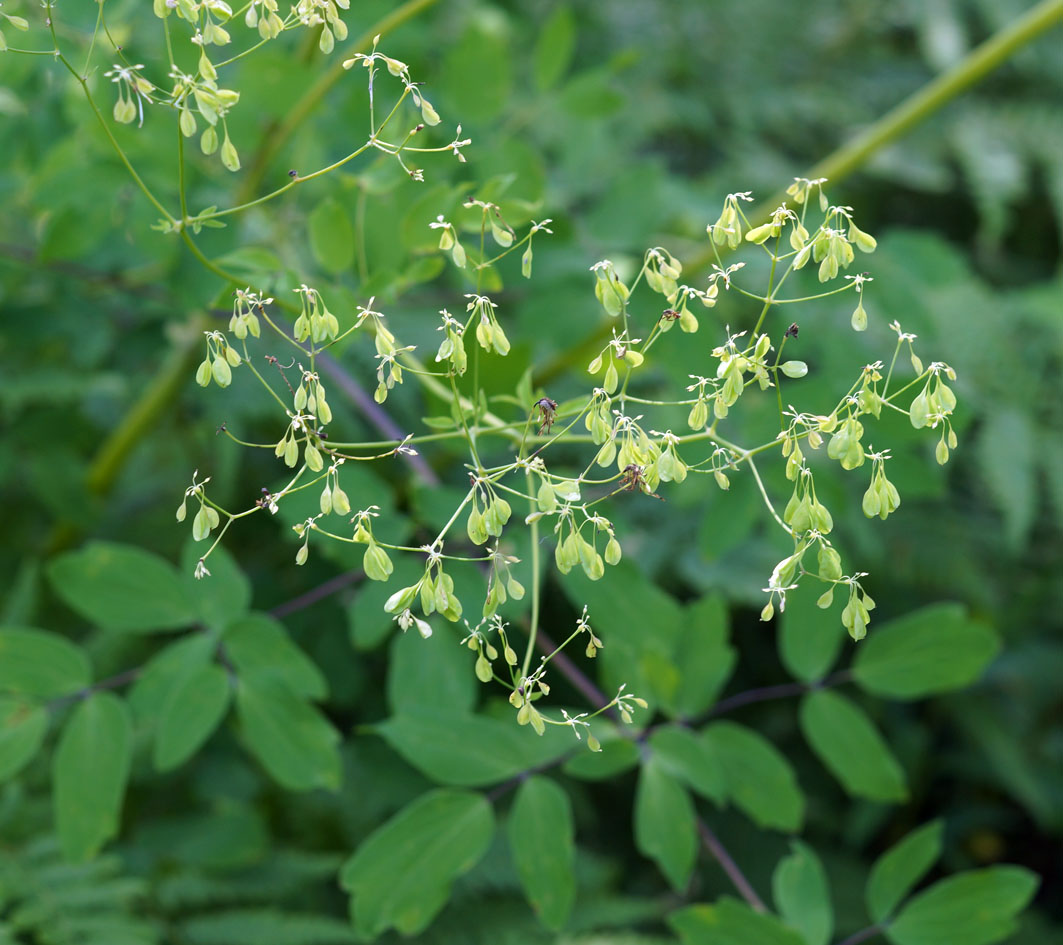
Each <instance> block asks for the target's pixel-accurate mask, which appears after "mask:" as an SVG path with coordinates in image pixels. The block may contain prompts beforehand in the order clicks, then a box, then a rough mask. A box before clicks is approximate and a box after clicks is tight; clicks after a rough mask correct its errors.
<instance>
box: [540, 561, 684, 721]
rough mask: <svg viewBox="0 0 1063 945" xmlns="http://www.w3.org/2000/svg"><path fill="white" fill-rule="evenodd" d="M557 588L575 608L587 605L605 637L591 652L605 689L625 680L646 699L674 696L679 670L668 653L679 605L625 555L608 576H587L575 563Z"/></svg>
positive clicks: (676, 632)
mask: <svg viewBox="0 0 1063 945" xmlns="http://www.w3.org/2000/svg"><path fill="white" fill-rule="evenodd" d="M561 588H562V590H563V591H564V593H565V596H566V597H568V599H569V600H570V601H571V602H572V605H573V607H574V608H575V609H576V611H577V612H578V611H579V610H580V609H581V608H582V607H583V605H584V604H586V605H587V607H588V612H589V616H590V623H591V626H592V627H593V628H594V629H595V631H596V632H597V633H598V635H599V636H600V637H601V638H602V640H604V641H606V646H605V648H604V649H603V650H602V651H601V653H600V654H599V655H598V658H597V661H598V662H599V663H600V664H601V669H602V671H603V681H602V685H603V686H604V687H605V688H606V689H610V690H615V689H617V688H619V686H620V685H621V684H625V683H626V684H627V688H628V691H629V692H635V693H638V695H640V696H642V697H643V698H644V699H650V701H651V702H652V701H656V700H662V701H665V702H668V701H670V700H671V699H673V698H674V696H675V694H676V693H677V692H678V689H679V681H680V672H679V669H678V668H677V667H675V666H674V665H673V663H672V660H673V656H672V654H673V651H674V649H675V646H676V643H677V641H678V640H679V638H680V633H681V631H682V626H683V621H684V611H683V608H682V607H680V606H679V604H678V603H676V601H675V600H674V599H673V598H672V597H669V596H668V595H667V594H666V593H665V592H664V591H662V590H661V589H660V588H658V587H657V586H656V585H655V584H654V583H653V582H652V581H650V580H649V579H648V578H647V577H646V576H645V575H644V574H643V573H642V572H641V571H639V569H638V568H637V566H636V565H634V564H632V563H631V562H629V561H628V560H627V559H626V558H625V559H624V560H622V561H621V562H620V563H619V564H618V565H616V566H615V567H613V568H611V569H610V580H608V581H591V580H589V579H587V578H586V577H584V576H583V571H582V569H580V568H576V569H575V570H573V572H572V573H571V574H569V575H567V576H565V577H564V578H562V579H561ZM651 628H652V632H650V630H651Z"/></svg>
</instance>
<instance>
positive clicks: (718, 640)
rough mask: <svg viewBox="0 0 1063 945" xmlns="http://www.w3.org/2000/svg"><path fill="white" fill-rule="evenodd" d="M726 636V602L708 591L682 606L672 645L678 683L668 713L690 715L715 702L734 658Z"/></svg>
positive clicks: (699, 712)
mask: <svg viewBox="0 0 1063 945" xmlns="http://www.w3.org/2000/svg"><path fill="white" fill-rule="evenodd" d="M729 636H730V627H729V626H728V614H727V605H726V604H725V603H724V600H723V597H722V596H721V595H719V594H708V595H706V596H705V597H702V598H701V600H699V601H697V602H696V603H694V604H691V605H690V606H689V607H687V608H686V609H685V611H684V613H683V618H682V629H681V631H680V635H679V639H678V641H677V642H676V648H675V663H676V665H677V666H678V667H679V670H680V676H679V686H678V688H677V689H676V691H675V693H674V695H673V697H672V698H671V699H670V700H669V702H668V704H667V706H666V708H667V710H668V711H669V712H671V713H672V714H674V715H676V716H678V717H680V718H690V717H692V716H695V715H700V714H701V713H702V712H704V711H705V710H706V709H708V708H709V707H710V706H712V705H713V704H714V703H715V702H716V699H717V697H718V696H719V694H720V690H721V689H723V687H724V685H725V684H726V683H727V680H728V679H730V678H731V673H732V672H733V671H734V665H735V662H736V660H737V659H738V654H737V653H736V652H735V648H734V647H733V646H731V644H730V642H729V640H728V638H729Z"/></svg>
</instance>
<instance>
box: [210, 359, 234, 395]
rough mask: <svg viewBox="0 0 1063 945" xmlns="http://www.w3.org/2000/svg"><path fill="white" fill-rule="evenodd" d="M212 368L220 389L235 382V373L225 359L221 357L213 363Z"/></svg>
mask: <svg viewBox="0 0 1063 945" xmlns="http://www.w3.org/2000/svg"><path fill="white" fill-rule="evenodd" d="M210 368H211V372H212V373H213V375H214V380H215V382H216V383H217V385H218V386H219V387H228V386H229V385H230V384H231V383H232V382H233V372H232V370H231V369H230V367H229V362H228V361H226V360H225V358H223V357H221V356H220V355H219V356H218V357H216V358H215V359H214V360H213V361H212V362H211V365H210Z"/></svg>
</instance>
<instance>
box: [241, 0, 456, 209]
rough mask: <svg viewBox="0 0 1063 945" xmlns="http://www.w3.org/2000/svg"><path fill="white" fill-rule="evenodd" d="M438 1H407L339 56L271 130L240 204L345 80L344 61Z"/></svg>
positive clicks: (250, 168)
mask: <svg viewBox="0 0 1063 945" xmlns="http://www.w3.org/2000/svg"><path fill="white" fill-rule="evenodd" d="M434 2H435V0H407V2H406V3H404V4H403V5H402V6H400V7H397V8H396V9H394V10H392V11H391V12H390V13H388V14H387V15H386V16H384V17H381V18H380V19H379V20H377V22H376V23H374V24H373V25H372V26H371V27H370V28H369V29H368V30H366V32H364V33H363V34H362V35H361V36H359V37H358V39H357V40H355V41H354V43H352V44H351V45H350V46H348V47H347V49H346V50H345V51H344V52H343V53H342V54H339V55H337V56H336V58H335V59H334V60H333V63H332V65H331V66H330V68H329V69H328V71H327V72H325V73H324V74H323V75H322V76H321V77H320V78H319V79H318V80H317V81H316V82H315V83H314V84H313V85H312V86H310V88H309V89H307V90H306V92H304V93H303V96H302V98H300V99H299V101H298V102H296V103H295V106H294V107H293V108H292V109H291V110H290V111H289V112H288V114H287V115H286V116H285V118H284V121H282V122H281V123H280V124H279V125H276V126H275V127H274V128H272V129H271V130H270V132H269V133H268V136H267V137H266V139H265V141H264V142H263V143H262V146H261V147H260V148H259V149H258V151H257V152H256V153H255V156H254V157H253V158H252V159H251V161H250V162H249V163H248V171H247V177H246V178H245V179H244V185H243V187H242V188H241V189H240V196H239V201H240V202H241V203H243V202H244V201H246V200H249V199H250V197H251V194H253V193H254V192H255V190H257V189H258V185H259V184H260V183H261V182H262V178H263V176H265V173H266V168H267V167H268V166H269V162H270V161H272V160H273V158H274V157H275V156H276V154H277V152H278V151H279V150H280V149H281V148H282V147H283V146H284V144H285V142H286V141H287V140H288V139H289V138H290V137H291V136H292V135H293V134H294V133H295V131H296V130H297V129H298V128H299V127H300V126H301V125H302V124H303V122H305V121H306V120H307V118H309V117H310V114H311V113H312V112H313V111H314V109H315V108H316V107H317V106H318V104H319V103H320V101H321V100H322V99H323V98H324V97H325V95H326V94H327V93H328V91H329V90H330V89H331V88H332V87H333V86H334V85H335V84H336V83H337V82H338V81H339V80H340V79H341V78H342V77H343V74H344V69H343V64H342V63H343V60H344V59H350V58H352V57H353V56H355V55H356V54H358V53H362V52H365V51H366V50H367V49H369V48H371V47H372V45H373V37H375V36H377V35H381V34H383V33H387V32H390V31H391V30H394V29H396V28H397V27H399V26H401V25H402V24H403V23H405V22H406V21H407V20H409V19H411V18H412V17H414V16H416V15H417V14H418V13H420V12H421V11H422V10H423V9H425V7H429V6H431V5H432V4H433V3H434Z"/></svg>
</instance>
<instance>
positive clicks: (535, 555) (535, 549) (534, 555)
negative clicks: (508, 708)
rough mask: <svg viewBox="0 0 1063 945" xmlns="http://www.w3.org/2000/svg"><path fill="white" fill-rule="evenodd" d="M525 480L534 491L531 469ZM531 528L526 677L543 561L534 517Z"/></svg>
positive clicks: (523, 666) (536, 623) (533, 508)
mask: <svg viewBox="0 0 1063 945" xmlns="http://www.w3.org/2000/svg"><path fill="white" fill-rule="evenodd" d="M524 481H525V482H526V483H527V487H528V492H529V493H530V492H532V472H531V470H530V469H527V468H525V470H524ZM528 506H529V509H530V510H531V511H532V512H535V511H536V510H537V505H536V503H535V502H532V501H529V502H528ZM528 528H529V530H530V533H531V534H530V537H529V541H530V542H531V546H530V549H529V551H530V553H531V569H532V578H531V617H530V618H529V621H528V645H527V646H526V647H525V649H524V661H523V662H522V663H521V669H520V673H521V675H522V676H524V677H525V678H526V677H527V675H528V671H529V670H530V669H531V660H532V654H533V653H534V652H535V640H536V636H537V635H538V633H539V596H540V585H541V581H540V575H539V572H540V568H541V562H540V558H539V554H540V553H539V521H538V519H533V520H532V522H531V525H529V526H528Z"/></svg>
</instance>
